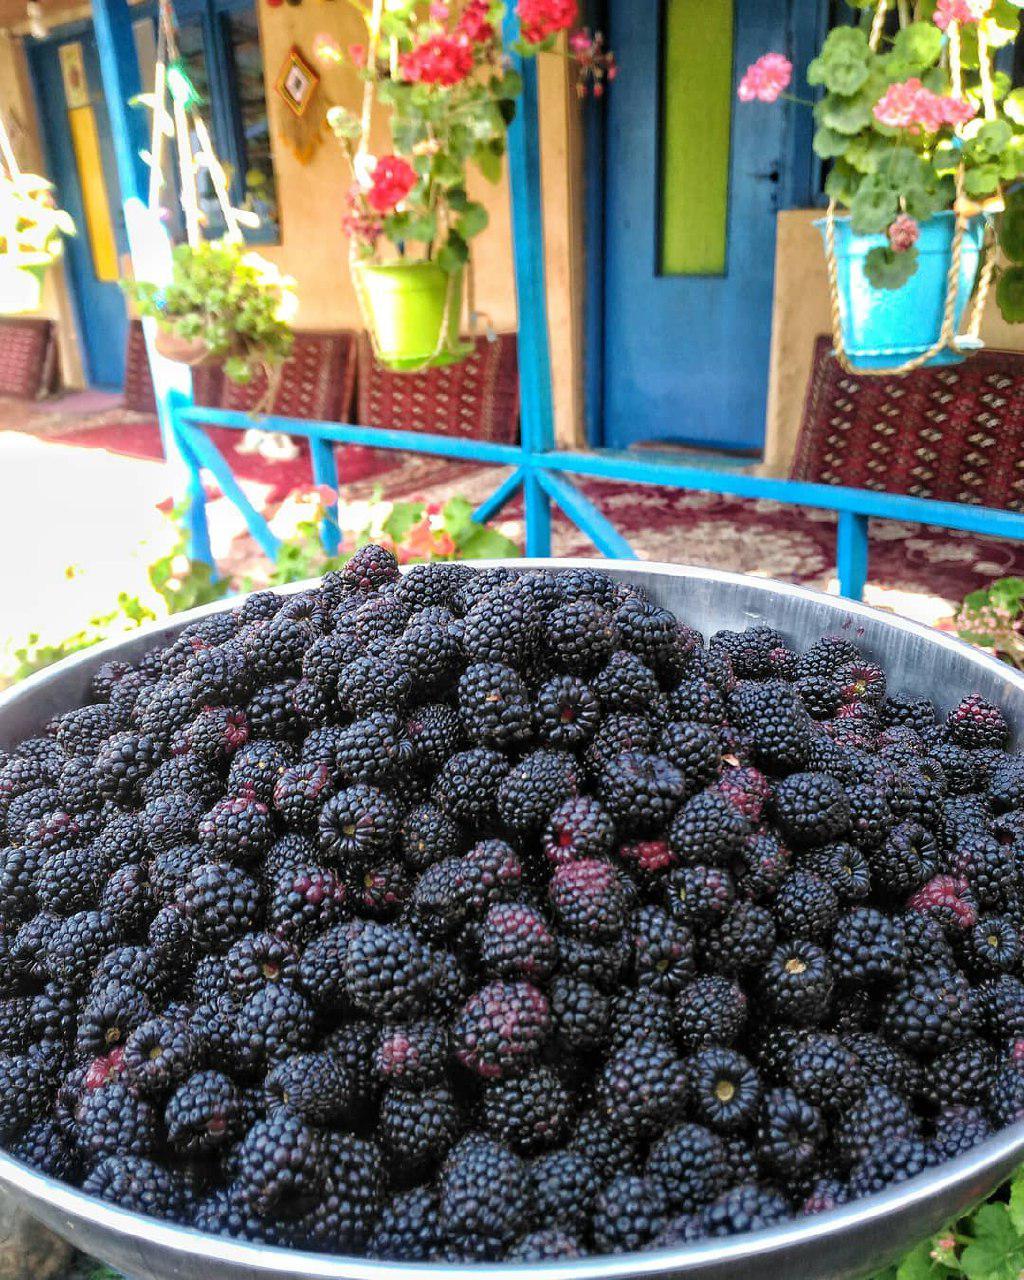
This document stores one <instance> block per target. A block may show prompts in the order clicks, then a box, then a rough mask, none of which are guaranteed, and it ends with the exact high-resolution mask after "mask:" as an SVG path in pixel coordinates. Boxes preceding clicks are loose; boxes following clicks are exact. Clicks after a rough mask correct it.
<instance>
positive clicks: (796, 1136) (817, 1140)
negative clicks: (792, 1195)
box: [757, 1089, 825, 1184]
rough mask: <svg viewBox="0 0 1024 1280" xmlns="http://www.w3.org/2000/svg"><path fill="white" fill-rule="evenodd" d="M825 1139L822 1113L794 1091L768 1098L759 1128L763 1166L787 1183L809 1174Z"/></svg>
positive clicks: (779, 1093) (759, 1121) (759, 1148)
mask: <svg viewBox="0 0 1024 1280" xmlns="http://www.w3.org/2000/svg"><path fill="white" fill-rule="evenodd" d="M824 1140H825V1123H824V1120H823V1119H822V1115H821V1111H820V1110H819V1109H818V1108H817V1107H816V1106H813V1105H812V1104H811V1103H810V1102H808V1101H806V1100H805V1099H804V1098H802V1097H800V1095H799V1094H797V1093H794V1092H793V1090H792V1089H773V1090H772V1091H771V1092H770V1093H768V1094H766V1095H765V1098H764V1101H763V1103H762V1104H761V1115H760V1118H759V1120H758V1126H757V1149H758V1154H759V1156H760V1159H761V1160H762V1162H763V1163H764V1165H765V1166H766V1167H767V1168H768V1169H770V1170H771V1171H772V1172H773V1173H775V1174H776V1175H777V1176H778V1177H780V1178H781V1179H782V1181H783V1182H784V1183H786V1184H789V1183H791V1182H792V1181H793V1180H794V1179H797V1178H799V1177H801V1176H802V1175H804V1174H806V1173H809V1172H810V1171H811V1169H812V1166H813V1163H814V1160H815V1157H816V1156H817V1154H818V1151H819V1148H820V1147H821V1146H822V1144H823V1142H824Z"/></svg>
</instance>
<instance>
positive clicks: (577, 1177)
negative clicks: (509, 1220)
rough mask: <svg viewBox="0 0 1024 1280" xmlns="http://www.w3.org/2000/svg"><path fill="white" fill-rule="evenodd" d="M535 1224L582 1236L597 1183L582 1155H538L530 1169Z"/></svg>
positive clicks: (587, 1160)
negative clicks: (536, 1222)
mask: <svg viewBox="0 0 1024 1280" xmlns="http://www.w3.org/2000/svg"><path fill="white" fill-rule="evenodd" d="M530 1182H531V1184H532V1187H533V1200H534V1207H535V1210H536V1218H537V1221H538V1222H543V1223H545V1224H546V1225H547V1226H548V1227H550V1228H558V1229H561V1230H563V1231H567V1232H570V1233H572V1234H573V1235H577V1236H581V1235H584V1234H585V1232H586V1229H587V1227H588V1225H589V1222H590V1214H591V1212H592V1209H593V1205H594V1200H595V1199H596V1197H597V1193H598V1191H599V1190H600V1187H601V1180H600V1178H599V1176H598V1173H597V1170H596V1169H595V1167H594V1165H593V1164H592V1162H591V1161H590V1160H589V1159H588V1158H587V1157H586V1155H584V1154H583V1153H582V1152H575V1151H570V1150H566V1149H562V1150H560V1151H552V1152H550V1153H549V1154H546V1155H542V1156H538V1157H537V1159H536V1160H534V1161H533V1163H532V1164H531V1166H530Z"/></svg>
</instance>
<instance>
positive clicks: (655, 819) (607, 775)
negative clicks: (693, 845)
mask: <svg viewBox="0 0 1024 1280" xmlns="http://www.w3.org/2000/svg"><path fill="white" fill-rule="evenodd" d="M598 790H599V794H600V797H601V800H602V801H603V803H604V805H605V807H606V808H607V809H608V811H609V813H610V814H611V815H612V817H613V818H614V819H615V821H616V824H617V825H618V827H619V830H620V831H622V832H625V833H627V834H635V835H652V834H654V833H656V832H659V831H661V830H662V829H663V828H664V827H665V826H666V825H667V823H668V822H669V820H670V819H671V817H672V814H673V813H674V812H675V810H676V808H677V807H678V805H679V804H680V802H681V801H682V799H683V796H684V794H685V780H684V778H683V775H682V773H681V772H680V771H679V770H678V769H676V768H675V767H674V766H673V765H670V764H669V763H668V761H666V760H664V759H662V758H661V757H660V756H653V755H642V754H640V753H639V752H624V753H623V754H622V755H619V756H616V757H615V759H614V760H612V761H611V762H610V763H609V764H608V765H607V766H606V767H605V769H604V770H603V772H602V775H601V778H600V780H599V783H598Z"/></svg>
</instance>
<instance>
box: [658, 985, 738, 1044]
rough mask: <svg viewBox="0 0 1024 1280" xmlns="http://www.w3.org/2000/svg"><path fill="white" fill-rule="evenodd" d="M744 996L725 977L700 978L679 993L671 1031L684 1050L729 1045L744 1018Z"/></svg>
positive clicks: (734, 1040)
mask: <svg viewBox="0 0 1024 1280" xmlns="http://www.w3.org/2000/svg"><path fill="white" fill-rule="evenodd" d="M747 1012H748V1010H747V997H746V995H745V994H744V992H743V990H742V988H741V987H739V986H738V985H737V984H736V983H735V982H732V981H730V980H729V979H728V978H722V977H702V978H697V979H695V981H693V982H691V983H690V984H689V986H687V987H684V988H683V990H682V991H681V992H680V994H679V997H678V999H677V1001H676V1005H675V1020H674V1026H673V1031H674V1035H675V1038H676V1041H677V1042H678V1044H679V1046H680V1048H682V1049H683V1050H684V1051H686V1052H690V1053H692V1052H695V1051H697V1050H699V1049H704V1048H709V1047H711V1046H717V1047H719V1048H723V1049H727V1048H731V1047H732V1045H734V1044H735V1043H736V1041H737V1040H738V1039H739V1036H740V1033H741V1032H742V1030H743V1028H744V1026H745V1025H746V1021H747Z"/></svg>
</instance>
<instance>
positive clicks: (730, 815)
mask: <svg viewBox="0 0 1024 1280" xmlns="http://www.w3.org/2000/svg"><path fill="white" fill-rule="evenodd" d="M749 830H750V827H749V825H748V823H747V821H746V819H745V818H744V817H743V815H742V814H741V813H739V812H738V811H737V810H736V808H735V806H734V805H732V804H730V803H729V801H728V799H726V797H725V796H723V795H720V794H719V793H718V792H715V791H703V792H701V793H700V794H699V795H696V796H694V797H693V799H692V800H688V801H687V802H686V804H684V805H683V807H682V808H681V809H680V810H679V812H678V813H677V814H676V816H675V818H674V819H673V821H672V825H671V826H670V827H669V831H668V842H669V847H670V848H671V850H672V852H673V853H674V854H675V855H676V857H677V858H678V859H679V860H680V861H681V862H683V863H685V864H686V865H688V866H696V865H697V864H703V865H712V866H721V867H726V866H729V865H730V863H731V862H732V861H733V859H734V858H735V857H736V856H737V855H738V853H739V851H740V848H741V847H742V844H743V841H744V839H745V838H746V836H747V833H748V832H749Z"/></svg>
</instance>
